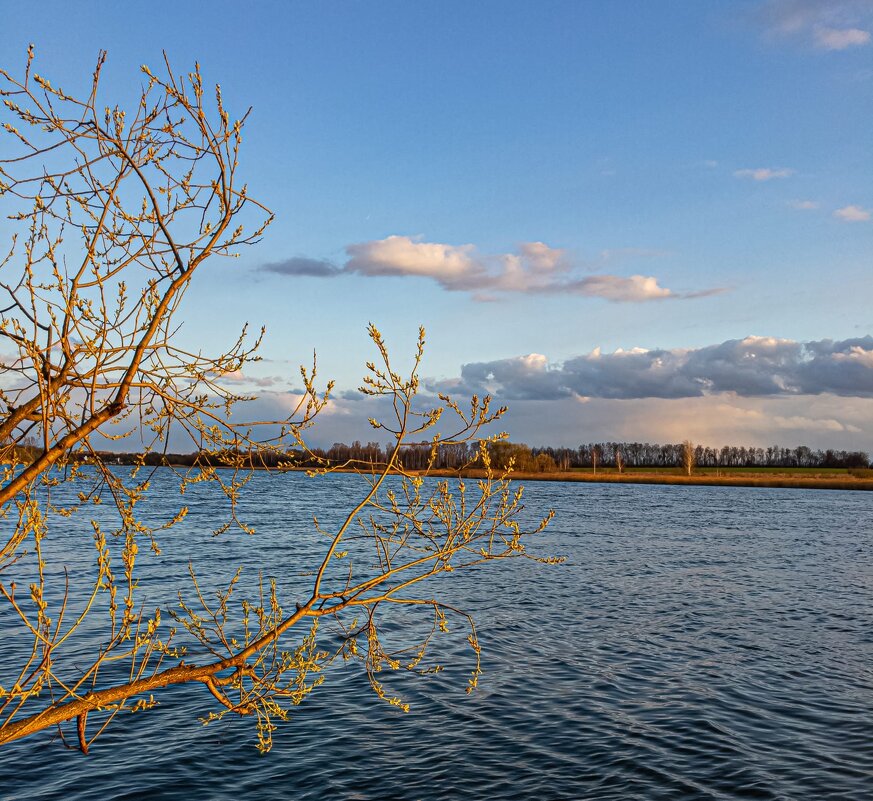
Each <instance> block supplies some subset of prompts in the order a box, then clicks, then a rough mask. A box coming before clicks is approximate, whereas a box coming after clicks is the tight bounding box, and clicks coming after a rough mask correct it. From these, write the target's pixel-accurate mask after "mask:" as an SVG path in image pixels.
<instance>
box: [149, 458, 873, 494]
mask: <svg viewBox="0 0 873 801" xmlns="http://www.w3.org/2000/svg"><path fill="white" fill-rule="evenodd" d="M164 466H165V467H172V468H175V469H182V470H184V469H188V468H189V467H190V465H181V464H172V463H171V464H167V465H164ZM252 469H254V470H259V471H260V470H265V469H269V470H271V471H272V472H277V473H281V472H292V473H296V472H306V471H308V470H311V469H312V468H310V467H302V466H300V467H296V466H294V467H292V466H286V467H283V468H280V469H277V468H264V467H259V466H257V465H255V466H252ZM331 472H336V473H364V474H370V473H371V472H378V471H373V470H372V469H371V467H370V466H369V465H363V464H362V465H361V466H360V468H352V467H335V468H333V470H332V471H331ZM494 472H495V474H496V475H499V471H498V470H495V471H494ZM408 473H409V474H411V475H422V476H428V477H431V478H462V479H473V480H476V479H483V478H485V471H484V470H481V469H476V468H465V469H462V470H448V469H433V470H429V471H423V470H422V471H416V470H410V471H408ZM510 477H511V478H512V480H513V481H523V482H530V481H570V482H588V483H598V484H671V485H690V486H711V487H764V488H778V489H825V490H873V469H859V470H850V469H845V468H830V469H829V468H802V467H800V468H790V467H734V468H714V467H704V468H698V469H696V470H695V471H694V472H692V474H691V475H687V474H686V473H685V472H683V471H681V470H680V469H679V468H675V467H662V468H657V467H656V468H644V467H636V468H627V469H625V470H624V471H623V472H621V473H620V472H619V471H618V470H616V469H615V468H614V467H607V468H598V470H597V472H596V473H595V472H594V471H593V470H592V469H591V468H584V467H583V468H575V469H572V470H558V471H553V472H542V473H538V472H526V471H521V470H514V471H513V472H512V473H511V474H510Z"/></svg>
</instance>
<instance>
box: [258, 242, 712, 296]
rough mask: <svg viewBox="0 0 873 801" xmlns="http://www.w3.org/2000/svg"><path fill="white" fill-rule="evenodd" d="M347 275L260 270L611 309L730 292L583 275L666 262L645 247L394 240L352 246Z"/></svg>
mask: <svg viewBox="0 0 873 801" xmlns="http://www.w3.org/2000/svg"><path fill="white" fill-rule="evenodd" d="M346 253H347V254H348V260H347V261H346V263H345V265H344V266H343V267H342V268H338V267H336V266H334V265H332V264H330V263H329V262H324V261H316V260H314V259H305V258H293V259H288V260H287V261H284V262H275V263H272V264H266V265H264V266H263V267H261V268H260V269H261V270H266V271H269V272H273V273H278V274H280V275H290V276H297V275H311V276H323V277H333V276H336V275H340V274H357V275H364V276H371V277H385V276H393V277H401V276H413V277H418V278H429V279H431V280H433V281H436V283H438V284H439V285H440V286H441V287H442V288H443V289H445V290H448V291H450V292H469V293H471V295H472V297H473V298H474V300H477V301H483V302H485V301H493V300H496V299H498V298H499V297H501V296H503V295H505V294H507V293H539V294H558V293H563V294H572V295H580V296H583V297H593V298H602V299H604V300H607V301H610V302H612V303H642V302H646V301H651V300H665V299H668V298H697V297H704V296H706V295H711V294H715V293H717V292H723V291H725V289H724V288H720V287H719V288H710V289H704V290H701V291H695V292H676V291H674V290H671V289H668V288H666V287H663V286H661V285H660V284H659V283H658V280H657V278H655V277H654V276H647V275H631V276H619V275H612V274H608V273H601V274H596V275H585V276H580V275H579V272H580V271H588V270H590V269H592V268H597V267H599V268H600V269H602V268H603V267H604V265H606V264H609V263H612V262H615V261H621V260H626V259H635V258H636V259H639V258H651V257H657V256H664V255H668V254H667V253H666V252H665V251H659V250H651V249H645V248H616V249H612V250H603V251H601V253H600V254H599V256H598V257H597V258H596V259H594V260H593V261H590V262H588V263H586V262H584V261H580V260H578V259H573V258H571V256H570V254H569V253H568V252H567V251H566V250H563V249H560V248H553V247H550V246H549V245H546V244H545V243H543V242H522V243H521V244H519V245H518V247H517V249H516V250H515V252H513V253H498V254H494V255H489V254H482V253H479V251H478V250H477V248H476V247H475V245H470V244H466V245H449V244H444V243H439V242H424V241H422V240H421V239H420V238H413V237H408V236H396V235H395V236H389V237H386V238H385V239H378V240H373V241H370V242H360V243H357V244H352V245H348V246H347V247H346Z"/></svg>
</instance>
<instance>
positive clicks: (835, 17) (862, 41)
mask: <svg viewBox="0 0 873 801" xmlns="http://www.w3.org/2000/svg"><path fill="white" fill-rule="evenodd" d="M754 16H756V17H757V19H758V22H759V23H762V24H763V28H764V31H765V33H766V34H768V35H770V36H776V37H779V38H789V39H794V40H796V41H799V42H802V43H804V44H806V45H808V46H811V47H814V48H816V49H818V50H826V51H839V50H845V49H847V48H850V47H861V46H864V45H867V44H869V43H870V41H871V36H870V31H869V28H870V26H871V25H873V2H871V1H870V0H764V2H762V3H761V4H760V5H759V6H758V8H757V13H755V14H754Z"/></svg>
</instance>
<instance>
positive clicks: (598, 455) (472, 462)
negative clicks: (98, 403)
mask: <svg viewBox="0 0 873 801" xmlns="http://www.w3.org/2000/svg"><path fill="white" fill-rule="evenodd" d="M688 447H689V445H688V444H686V443H675V444H665V445H660V444H657V443H654V444H653V443H648V442H645V443H642V442H592V443H588V444H585V445H579V446H578V447H577V448H554V447H529V446H527V445H524V444H521V443H514V442H508V441H506V440H501V441H497V442H492V443H490V444H489V445H488V451H489V456H490V459H491V463H492V465H493V466H494V467H495V468H498V469H504V468H506V467H508V466H509V463H510V461H512V463H513V466H514V469H516V470H518V471H521V472H526V473H553V472H557V471H561V470H572V469H574V468H594V467H597V468H600V467H609V468H614V469H619V470H624V469H626V468H629V467H630V468H634V467H636V468H646V467H648V468H653V467H675V468H680V469H682V468H685V467H686V460H687V449H688ZM387 457H388V446H387V445H385V446H383V445H380V444H379V443H378V442H367V443H366V444H364V443H361V442H360V441H357V440H355V441H354V442H352V443H351V445H347V444H345V443H342V442H335V443H334V444H333V445H331V446H330V447H329V448H313V449H312V450H311V451H310V452H308V453H303V452H302V451H295V450H291V451H288V452H287V453H286V454H284V455H282V454H279V453H269V454H260V453H259V454H258V455H257V456H256V457H249V456H247V455H246V454H245V453H241V452H235V451H225V452H218V453H211V454H204V453H187V454H181V453H164V454H161V453H148V454H145V455H142V454H132V453H105V454H103V458H104V459H105V460H106V461H108V462H117V463H118V464H135V463H137V462H139V463H142V464H145V465H161V464H172V465H179V466H194V465H203V466H206V465H210V466H213V467H220V466H227V465H233V464H237V465H240V466H250V465H252V464H254V466H255V467H260V466H263V467H271V468H275V467H280V466H282V464H287V466H294V467H309V468H315V467H319V466H333V467H335V466H338V465H349V466H354V467H362V466H368V465H372V466H378V465H379V464H382V463H384V462H385V461H386V460H387ZM430 459H431V445H430V443H420V444H412V445H409V446H408V447H406V448H404V449H403V451H402V461H403V466H404V467H405V468H406V469H409V470H424V469H426V468H427V467H428V466H429V463H430ZM693 464H694V465H695V466H696V467H715V468H719V467H721V468H735V467H791V468H797V467H807V468H848V469H859V468H867V467H869V466H870V457H869V455H868V454H867V453H866V452H865V451H845V450H834V449H831V448H829V449H827V450H814V449H812V448H810V447H808V446H806V445H798V446H797V447H795V448H785V447H781V446H779V445H771V446H770V447H767V448H759V447H754V446H749V447H745V446H736V445H725V446H724V447H722V448H712V447H708V446H704V445H696V446H694V459H693ZM431 466H432V467H435V468H437V469H443V470H457V469H459V468H463V467H481V466H482V465H481V460H480V459H479V454H478V447H477V446H476V444H472V443H460V444H456V445H442V446H440V447H439V448H438V449H437V453H436V458H435V460H434V462H433V465H431Z"/></svg>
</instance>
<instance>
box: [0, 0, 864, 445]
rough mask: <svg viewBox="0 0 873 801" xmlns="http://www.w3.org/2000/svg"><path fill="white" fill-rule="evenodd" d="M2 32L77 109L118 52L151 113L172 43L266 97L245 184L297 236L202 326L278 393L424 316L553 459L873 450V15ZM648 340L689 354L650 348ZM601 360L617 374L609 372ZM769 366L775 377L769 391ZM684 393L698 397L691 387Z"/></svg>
mask: <svg viewBox="0 0 873 801" xmlns="http://www.w3.org/2000/svg"><path fill="white" fill-rule="evenodd" d="M3 18H4V22H3V25H2V27H0V56H2V62H3V66H4V67H7V68H17V67H18V65H19V64H21V63H23V57H24V52H25V49H26V46H27V44H28V43H29V42H33V43H34V44H35V45H36V49H37V57H38V66H39V70H40V71H41V72H42V73H44V74H46V75H48V76H50V77H52V79H53V81H54V82H55V83H58V82H59V80H58V78H60V82H62V84H63V86H64V88H65V89H67V90H68V91H73V89H74V88H79V87H83V86H84V85H85V83H86V81H87V78H88V76H89V74H90V70H91V69H92V68H93V63H94V60H95V57H96V53H97V51H98V50H99V49H101V48H105V49H107V50H108V51H109V61H108V64H107V69H106V73H105V83H104V90H105V97H106V99H107V101H110V100H111V101H112V102H116V101H120V102H125V101H130V100H132V99H134V98H135V96H136V93H137V92H138V89H139V86H140V79H139V73H138V68H139V65H140V64H142V63H147V64H151V65H158V64H159V63H160V61H161V51H162V50H166V51H167V53H168V55H169V57H170V60H171V62H172V63H173V64H174V66H175V68H176V69H177V70H179V71H182V70H187V69H188V68H189V67H190V66H191V64H192V62H193V61H194V60H198V61H199V62H200V63H201V65H202V68H203V71H204V74H205V76H206V78H207V80H210V81H218V82H220V83H221V85H222V89H223V92H224V96H225V99H226V100H227V102H228V104H229V105H230V106H231V107H232V108H235V109H237V110H239V111H242V110H244V109H245V108H246V107H247V106H249V105H251V106H253V107H254V110H253V114H252V117H251V118H250V121H249V124H248V130H247V136H246V146H245V147H246V149H245V151H244V153H243V155H242V164H243V170H244V172H245V173H246V175H247V178H248V183H249V186H250V192H251V194H252V195H254V196H256V197H258V198H259V199H261V200H263V201H264V202H266V203H267V205H269V206H270V207H271V208H272V209H273V210H274V211H275V212H276V214H277V221H276V223H275V224H274V225H273V226H272V228H271V229H270V231H269V234H268V236H267V237H266V239H265V240H264V241H263V242H262V243H261V244H260V245H258V246H257V247H255V248H253V249H250V250H249V251H248V252H246V253H245V254H244V255H243V257H242V258H241V259H240V260H238V261H237V262H234V263H221V264H216V265H207V269H205V270H204V271H203V273H202V274H201V275H200V276H199V278H198V280H197V282H196V284H195V286H194V287H193V289H192V292H191V293H190V295H189V297H188V298H187V301H188V307H187V309H186V311H185V315H184V316H185V319H186V320H187V323H186V326H185V329H184V330H183V332H182V333H181V334H180V336H181V337H183V338H186V339H187V341H190V342H191V343H216V344H219V345H220V344H221V343H222V342H229V340H230V338H231V334H230V333H229V332H230V330H231V328H232V326H233V325H238V324H241V323H243V322H245V321H250V322H252V323H255V324H261V323H263V324H265V325H266V326H267V328H268V339H267V342H266V345H265V348H264V355H265V356H266V357H268V360H267V361H265V362H264V363H262V364H260V365H258V366H257V367H256V368H253V370H252V372H251V374H250V377H251V379H252V382H253V383H252V386H255V384H260V389H261V391H262V394H263V401H262V403H263V404H265V405H269V404H270V403H273V402H275V403H277V404H279V405H281V403H282V402H283V401H282V397H281V395H282V393H283V392H284V391H285V390H286V389H287V388H288V387H293V386H294V384H295V380H294V376H295V373H296V369H295V366H296V364H298V363H299V362H300V361H301V360H305V359H307V358H308V356H307V355H308V354H309V353H311V351H312V349H313V348H315V349H317V350H318V353H319V355H320V359H321V365H322V371H323V373H324V374H325V375H330V376H334V377H336V379H337V381H338V385H339V387H340V388H341V389H343V390H346V389H351V388H353V387H355V386H357V383H358V381H359V377H360V374H361V369H362V366H363V362H364V361H365V360H367V359H368V358H370V355H371V354H370V350H369V347H368V343H367V341H366V336H365V327H366V324H367V322H368V321H369V320H372V321H374V322H375V323H376V324H377V325H378V326H379V327H380V328H381V329H382V330H383V331H384V332H385V334H386V336H387V337H388V339H389V343H390V344H391V345H392V346H393V349H394V350H395V351H396V352H398V353H404V352H408V351H411V349H412V346H413V343H414V338H415V333H416V331H417V327H418V325H419V324H423V325H425V326H426V328H427V330H428V334H429V350H428V355H427V361H426V363H425V368H424V373H425V375H426V376H427V378H428V381H429V386H431V387H432V388H436V387H438V386H439V387H455V388H457V389H458V390H459V391H462V390H463V391H475V390H478V389H485V390H492V391H494V392H495V393H496V394H497V395H498V396H499V397H501V398H505V399H507V400H509V401H510V403H511V405H512V413H511V416H510V418H509V421H508V427H509V429H510V433H512V435H513V437H514V438H516V439H520V440H526V441H528V442H529V443H531V444H535V443H542V444H546V443H555V444H558V443H560V444H568V445H573V444H578V442H582V441H588V440H589V439H593V438H603V439H622V438H639V439H647V440H652V441H654V440H665V439H677V438H678V439H684V438H685V437H686V436H690V437H692V438H694V439H695V440H697V441H704V442H708V443H709V444H715V445H717V444H722V443H723V442H726V441H730V440H735V441H743V442H748V443H755V444H761V443H764V444H766V443H768V442H779V443H785V444H795V443H798V442H808V443H810V444H813V445H816V444H819V445H836V446H838V447H863V448H865V449H867V450H873V422H871V421H873V414H871V412H873V401H871V395H873V378H871V376H873V341H870V342H868V341H867V340H865V339H864V338H865V337H867V336H868V335H870V334H873V281H871V267H873V259H871V257H873V219H871V218H873V180H871V179H873V154H871V146H870V142H871V135H870V129H871V122H873V42H871V32H873V2H870V0H845V1H844V0H829V2H819V1H818V0H749V1H748V2H738V1H737V0H734V1H733V2H707V3H699V2H690V0H686V2H659V1H657V0H646V2H620V3H616V2H606V0H603V1H602V2H593V1H592V2H581V1H579V2H570V1H569V0H568V1H567V2H540V3H533V2H511V1H509V0H502V1H501V2H476V3H469V2H451V1H448V2H447V1H445V0H444V1H442V2H430V3H424V2H421V3H410V2H382V1H381V0H374V1H373V2H366V3H364V2H342V3H341V2H308V3H303V2H262V3H253V4H249V5H245V6H244V5H243V4H240V3H228V2H214V3H209V4H203V3H185V2H175V3H164V2H154V3H151V4H149V5H148V6H142V7H136V10H135V7H134V6H132V5H129V4H124V3H109V2H104V3H99V2H91V3H87V4H86V3H82V4H75V3H56V2H45V3H41V4H39V5H36V6H32V7H28V8H25V6H23V5H22V4H16V3H11V2H6V3H3ZM319 271H320V272H322V273H324V275H321V276H316V275H311V273H313V272H319ZM750 338H751V339H750ZM825 340H835V341H836V342H837V343H842V345H841V346H839V347H835V348H831V349H830V350H828V348H827V347H825V346H821V345H820V344H818V345H817V344H815V343H821V342H823V341H825ZM733 341H736V342H738V343H740V344H739V345H737V346H736V347H733V348H731V347H722V348H721V349H720V350H719V349H718V348H717V346H720V345H723V344H724V343H728V342H733ZM742 343H745V344H742ZM799 343H813V344H812V345H810V346H803V345H802V344H799ZM617 349H621V352H620V353H619V354H618V357H615V356H614V352H615V351H616V350H617ZM633 349H638V350H641V351H644V352H647V353H653V352H654V353H660V352H662V351H663V352H664V353H667V354H669V357H670V358H669V359H667V360H666V362H664V361H663V360H662V361H658V360H657V359H655V358H654V357H651V358H650V357H644V358H642V359H638V360H637V362H630V361H628V359H624V360H623V361H622V360H621V357H622V355H623V354H626V353H627V352H629V351H633ZM592 353H593V354H594V355H593V356H592ZM689 353H691V354H692V357H693V358H692V357H689V356H688V354H689ZM531 354H534V358H531ZM598 354H599V355H598ZM683 354H684V355H683ZM695 354H696V355H695ZM581 357H585V358H587V359H588V361H589V362H590V361H591V360H592V359H597V358H603V357H610V358H609V359H606V360H605V361H602V362H598V365H597V366H598V371H597V372H596V376H597V378H596V380H594V378H593V377H592V376H593V374H592V373H591V371H590V370H589V369H588V366H585V369H584V370H581V371H580V370H577V369H576V367H578V366H579V365H580V364H582V363H581V362H579V361H578V360H579V359H580V358H581ZM689 359H690V360H691V361H690V364H689V363H688V362H689ZM716 359H717V363H716V362H715V361H711V360H716ZM752 360H756V361H755V362H754V363H755V364H756V365H763V366H759V367H756V369H757V370H758V371H763V373H766V374H767V375H769V377H770V378H771V379H772V380H771V382H770V383H769V384H768V383H767V382H766V381H764V382H763V383H761V382H758V383H755V382H749V381H746V380H745V379H744V378H743V376H745V377H747V375H748V370H747V369H746V368H747V367H748V365H749V364H751V363H752ZM656 362H657V366H653V365H655V364H656ZM665 363H666V364H668V365H671V367H670V368H669V370H668V369H667V368H665V367H663V364H665ZM786 364H787V365H788V366H786ZM471 365H472V367H471ZM476 365H478V366H479V367H476ZM483 365H484V367H483ZM586 365H587V363H586ZM726 365H727V366H728V367H730V369H731V370H733V371H734V372H733V373H731V375H734V379H732V380H727V379H726V378H725V377H724V376H725V370H726V369H727V367H726ZM465 366H466V369H465ZM813 367H815V368H816V369H818V370H819V372H818V373H816V374H815V375H814V376H813V377H810V375H811V373H810V371H811V370H812V369H813ZM665 370H666V372H664V371H665ZM670 370H672V371H673V372H670ZM628 371H630V373H632V376H633V377H634V380H631V379H630V378H628V375H627V373H628ZM659 371H660V372H659ZM763 373H762V374H763ZM571 374H572V375H571ZM677 376H681V377H682V378H683V380H685V379H687V380H688V381H691V382H692V385H693V386H695V387H699V388H700V391H699V392H696V393H695V392H693V391H687V392H685V394H682V392H679V393H678V394H677V391H675V390H674V389H670V390H668V389H665V386H667V384H669V386H670V387H675V386H678V385H680V384H682V382H681V381H679V382H678V383H677V381H678V379H677V378H676V377H677ZM474 377H475V379H476V380H475V381H474V380H473V378H474ZM642 379H645V380H642ZM611 381H616V382H619V383H621V382H624V383H621V386H624V387H626V389H625V390H623V391H622V393H623V394H622V393H616V392H610V391H609V389H608V387H609V386H612V384H611V383H610V382H611ZM659 381H660V382H661V383H658V382H659ZM477 382H478V383H477ZM586 382H589V383H586ZM653 382H654V383H653ZM682 385H683V386H684V384H682ZM653 387H654V388H653ZM756 387H757V389H756ZM761 387H764V389H761ZM589 390H590V391H589ZM358 406H359V405H356V404H355V403H353V402H351V401H345V400H342V399H340V400H338V402H337V404H336V406H335V408H334V409H333V410H332V412H331V414H332V416H333V418H332V420H327V418H326V421H325V428H324V431H323V433H321V434H319V435H318V436H320V437H323V438H324V439H326V440H331V439H332V437H334V436H336V438H342V437H345V438H347V439H351V438H355V437H356V436H359V437H360V438H362V439H366V438H367V436H368V432H367V431H366V425H365V424H364V426H363V428H362V429H361V430H360V431H358V429H357V427H358V426H359V425H360V423H361V416H360V413H359V412H358V411H357V409H358ZM364 417H366V415H364ZM355 432H357V433H355Z"/></svg>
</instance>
